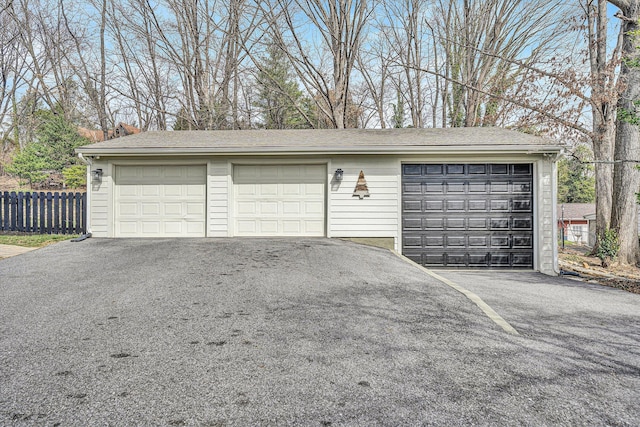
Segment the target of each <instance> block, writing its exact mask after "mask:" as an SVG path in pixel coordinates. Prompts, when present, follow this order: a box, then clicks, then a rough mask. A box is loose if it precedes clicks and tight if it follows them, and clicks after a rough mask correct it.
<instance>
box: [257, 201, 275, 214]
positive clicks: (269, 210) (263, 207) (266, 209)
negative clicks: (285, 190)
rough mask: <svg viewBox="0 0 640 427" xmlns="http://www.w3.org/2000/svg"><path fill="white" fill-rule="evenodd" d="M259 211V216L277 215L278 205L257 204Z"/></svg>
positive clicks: (272, 203)
mask: <svg viewBox="0 0 640 427" xmlns="http://www.w3.org/2000/svg"><path fill="white" fill-rule="evenodd" d="M258 204H259V206H260V209H258V213H259V214H261V215H278V203H277V202H265V201H259V202H258Z"/></svg>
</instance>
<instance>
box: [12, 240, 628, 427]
mask: <svg viewBox="0 0 640 427" xmlns="http://www.w3.org/2000/svg"><path fill="white" fill-rule="evenodd" d="M439 274H443V273H439ZM482 274H483V273H482ZM482 274H480V276H479V277H484V276H482ZM445 277H447V278H448V279H450V280H453V281H456V280H459V281H460V282H463V283H460V284H461V285H463V286H465V287H469V288H470V289H471V290H472V291H473V292H475V293H476V294H478V295H479V296H480V297H481V298H483V299H484V300H485V301H486V302H487V303H488V304H489V305H490V306H492V307H493V308H494V309H495V310H496V312H498V313H499V314H500V315H502V316H503V317H504V318H505V319H506V320H507V321H509V322H510V323H511V324H512V325H513V326H514V327H515V328H516V329H517V330H518V332H519V333H520V335H513V334H509V333H506V332H505V331H504V330H503V329H502V328H501V327H500V326H498V325H497V324H496V323H494V322H493V321H491V320H490V319H489V318H488V317H487V316H486V315H485V314H484V313H483V312H482V311H481V310H480V309H479V308H478V306H477V305H476V304H474V303H473V302H472V301H470V300H468V299H467V298H466V297H465V296H464V295H462V294H461V293H459V292H458V291H456V290H455V289H453V288H451V287H450V286H447V285H445V284H443V283H442V282H440V281H438V280H436V279H435V278H434V277H432V276H430V275H428V274H426V273H425V272H424V271H422V270H421V269H419V268H417V267H415V266H413V265H411V264H409V263H407V262H405V261H403V260H402V259H400V258H398V257H397V256H396V255H395V254H393V253H391V252H390V251H388V250H384V249H378V248H373V247H368V246H362V245H358V244H355V243H351V242H344V241H338V240H330V239H181V240H172V239H149V240H141V239H130V240H129V239H88V240H86V241H84V242H79V243H70V242H63V243H60V244H56V245H53V246H49V247H46V248H42V249H40V250H38V251H35V252H30V253H26V254H24V255H21V256H19V257H13V258H8V259H3V260H0V295H1V296H2V297H1V298H0V425H112V426H129V425H194V426H246V425H260V426H263V425H265V426H282V425H318V426H329V425H331V426H362V425H371V426H376V425H381V426H387V425H389V426H398V425H411V426H414V425H636V424H637V420H638V419H640V410H639V409H638V405H637V400H638V398H639V397H640V395H639V392H638V390H640V367H639V365H640V357H639V356H640V354H639V353H640V350H639V346H638V342H639V336H638V333H639V332H638V331H640V314H639V313H638V311H637V309H636V308H635V307H638V306H639V303H640V301H639V300H638V296H636V295H631V294H625V293H620V292H618V291H615V290H612V289H602V290H600V289H597V290H596V289H591V288H589V289H588V290H587V291H584V290H583V288H582V287H581V286H582V285H577V284H574V283H573V282H568V281H566V280H562V279H556V278H547V277H546V276H542V275H538V274H534V273H532V274H530V275H527V274H524V275H522V274H521V273H513V276H512V277H513V279H507V278H508V277H509V276H507V275H505V276H503V277H504V278H505V284H504V285H500V286H502V287H499V288H497V289H496V291H495V292H493V291H491V292H489V289H490V288H489V287H488V285H487V288H484V287H482V286H484V285H482V286H481V284H480V283H478V284H477V287H476V283H475V276H464V277H463V276H455V275H454V273H450V274H449V273H446V276H445ZM486 277H487V280H491V279H490V277H489V276H486ZM509 280H510V281H511V282H512V285H513V287H514V288H515V289H513V288H510V287H509V286H508V284H507V283H506V281H509ZM470 282H473V283H470ZM472 285H473V286H472ZM553 289H558V290H557V291H553ZM485 291H486V292H485ZM553 292H557V293H559V294H565V295H566V298H565V302H564V304H563V303H560V302H558V303H557V304H555V305H552V304H548V299H549V298H551V299H553V298H554V297H553V296H548V295H547V293H549V295H554V294H553ZM498 294H502V295H498ZM536 296H539V297H540V298H538V299H537V300H536V298H535V297H536ZM609 298H610V299H611V301H612V302H611V307H610V308H609V309H607V310H606V311H598V310H599V309H598V301H601V300H603V299H609ZM583 300H584V301H583ZM614 301H617V302H614ZM567 302H571V303H572V304H574V305H575V307H576V308H575V311H573V312H571V313H572V315H571V316H568V315H567V313H568V310H569V309H568V308H567V307H566V305H567ZM615 304H618V306H619V310H616V307H615ZM569 311H570V310H569ZM586 331H589V332H586Z"/></svg>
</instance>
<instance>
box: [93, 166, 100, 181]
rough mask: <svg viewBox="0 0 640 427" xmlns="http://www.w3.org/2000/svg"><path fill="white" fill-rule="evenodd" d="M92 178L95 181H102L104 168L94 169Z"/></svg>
mask: <svg viewBox="0 0 640 427" xmlns="http://www.w3.org/2000/svg"><path fill="white" fill-rule="evenodd" d="M91 178H92V179H93V181H101V180H102V169H94V170H92V171H91Z"/></svg>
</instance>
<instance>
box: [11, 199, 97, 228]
mask: <svg viewBox="0 0 640 427" xmlns="http://www.w3.org/2000/svg"><path fill="white" fill-rule="evenodd" d="M86 229H87V195H86V193H51V192H48V193H44V192H39V193H38V192H26V193H23V192H18V193H16V192H14V191H12V192H10V193H9V192H7V191H5V192H4V193H0V231H16V232H24V233H39V234H81V233H86V231H87V230H86Z"/></svg>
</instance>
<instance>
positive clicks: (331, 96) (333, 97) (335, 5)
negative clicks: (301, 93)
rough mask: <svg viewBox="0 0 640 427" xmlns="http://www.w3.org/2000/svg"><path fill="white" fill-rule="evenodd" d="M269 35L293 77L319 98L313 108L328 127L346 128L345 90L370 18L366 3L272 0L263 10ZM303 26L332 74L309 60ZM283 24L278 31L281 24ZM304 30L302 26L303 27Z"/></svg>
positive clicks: (311, 58) (309, 54)
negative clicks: (291, 68)
mask: <svg viewBox="0 0 640 427" xmlns="http://www.w3.org/2000/svg"><path fill="white" fill-rule="evenodd" d="M263 10H264V11H265V12H266V15H267V17H268V22H269V23H270V24H271V28H272V33H273V34H274V36H275V40H276V41H277V42H278V43H279V45H280V46H281V48H282V49H283V50H284V51H285V52H286V53H287V55H288V57H289V59H290V60H291V62H292V64H293V66H294V69H295V70H296V73H297V74H298V77H299V78H300V80H301V81H302V83H303V84H304V85H305V87H306V88H307V90H308V92H309V93H311V94H313V93H315V94H316V95H317V97H318V101H319V102H318V103H317V105H318V108H319V110H320V111H321V112H322V114H323V115H324V116H326V117H327V118H328V119H329V122H330V125H331V127H335V128H339V129H342V128H345V127H347V124H348V123H347V121H348V119H349V114H348V113H349V111H348V110H349V99H350V98H349V91H350V87H349V85H350V83H351V77H352V72H353V69H354V64H355V61H356V57H357V53H358V51H359V49H360V44H361V41H362V38H363V32H364V29H365V27H366V25H367V19H368V18H369V16H370V14H371V13H372V10H373V9H372V8H371V7H369V5H368V2H367V1H366V0H331V1H323V0H274V3H273V4H272V5H269V6H268V7H264V8H263ZM302 19H304V22H305V23H306V24H309V25H311V26H312V27H313V29H314V31H317V33H318V35H319V38H320V40H321V43H322V47H321V49H324V50H325V51H326V52H327V53H328V57H329V58H328V59H329V61H330V64H331V71H329V72H326V71H325V70H324V69H323V64H322V63H321V62H319V61H317V58H322V55H321V54H319V55H317V56H316V60H314V55H313V54H311V53H310V46H309V43H308V42H306V41H305V39H306V37H307V35H305V34H304V33H303V30H301V29H300V23H301V22H302ZM281 23H282V27H281V26H280V24H281ZM303 28H304V27H303Z"/></svg>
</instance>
